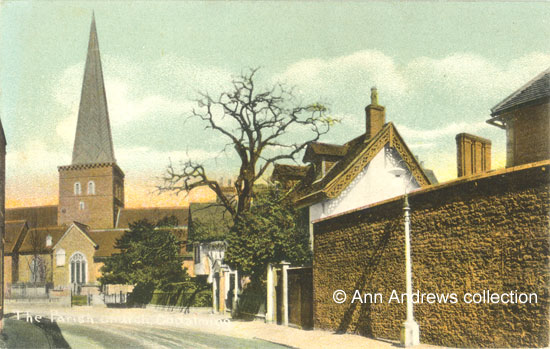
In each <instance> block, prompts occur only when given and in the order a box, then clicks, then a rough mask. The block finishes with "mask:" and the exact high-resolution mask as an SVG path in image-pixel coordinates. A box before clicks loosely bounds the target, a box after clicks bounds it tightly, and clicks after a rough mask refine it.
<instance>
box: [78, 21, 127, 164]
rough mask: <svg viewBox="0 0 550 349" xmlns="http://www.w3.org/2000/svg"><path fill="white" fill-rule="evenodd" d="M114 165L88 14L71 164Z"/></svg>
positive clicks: (104, 98) (95, 47)
mask: <svg viewBox="0 0 550 349" xmlns="http://www.w3.org/2000/svg"><path fill="white" fill-rule="evenodd" d="M105 162H116V160H115V154H114V150H113V139H112V137H111V125H110V123H109V111H108V109H107V98H106V96H105V85H104V83H103V71H102V69H101V58H100V56H99V44H98V40H97V32H96V27H95V15H93V14H92V25H91V28H90V41H89V43H88V56H87V57H86V67H85V68H84V80H83V82H82V94H81V96H80V108H79V110H78V123H77V126H76V135H75V139H74V148H73V161H72V164H73V165H78V164H92V163H105Z"/></svg>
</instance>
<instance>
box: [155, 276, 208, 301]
mask: <svg viewBox="0 0 550 349" xmlns="http://www.w3.org/2000/svg"><path fill="white" fill-rule="evenodd" d="M150 303H151V304H157V305H169V306H176V307H210V306H212V288H211V286H210V285H209V284H207V283H206V280H203V279H199V278H196V279H195V280H194V281H188V282H181V283H178V284H172V285H171V287H170V290H169V291H155V292H154V293H153V296H152V298H151V302H150Z"/></svg>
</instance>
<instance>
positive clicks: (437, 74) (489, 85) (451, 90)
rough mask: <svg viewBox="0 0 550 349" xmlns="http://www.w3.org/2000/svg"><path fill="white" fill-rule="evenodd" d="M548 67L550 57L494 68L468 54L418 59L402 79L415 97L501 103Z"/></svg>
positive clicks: (522, 59) (534, 57) (536, 55)
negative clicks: (430, 95) (433, 96)
mask: <svg viewBox="0 0 550 349" xmlns="http://www.w3.org/2000/svg"><path fill="white" fill-rule="evenodd" d="M549 65H550V55H549V54H543V53H539V52H533V53H530V54H527V55H525V56H523V57H520V58H518V59H515V60H512V61H510V62H508V63H507V64H498V63H494V62H492V61H490V60H488V59H487V58H485V57H482V56H480V55H476V54H470V53H455V54H452V55H449V56H447V57H444V58H441V59H436V58H429V57H420V58H417V59H414V60H413V61H411V62H410V63H408V64H407V65H406V67H405V69H404V78H405V79H406V81H407V82H408V83H409V86H410V87H411V91H413V92H414V94H415V95H422V94H426V93H432V94H435V95H436V96H437V97H438V98H439V97H440V96H441V95H444V96H447V98H446V99H445V100H447V101H454V102H455V103H456V104H464V103H476V102H477V103H479V102H480V101H481V102H482V101H483V100H484V99H487V100H492V101H493V102H494V100H495V99H502V98H504V97H505V96H506V95H508V94H509V93H511V92H513V91H515V90H516V89H517V88H519V87H520V86H522V85H523V84H525V83H526V82H527V81H529V80H530V79H531V78H533V77H534V76H535V75H537V74H538V73H540V72H541V71H543V70H544V69H545V68H546V67H548V66H549Z"/></svg>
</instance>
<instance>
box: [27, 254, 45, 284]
mask: <svg viewBox="0 0 550 349" xmlns="http://www.w3.org/2000/svg"><path fill="white" fill-rule="evenodd" d="M30 268H31V282H32V283H42V282H44V281H45V276H46V267H45V266H44V261H43V260H42V258H41V257H40V256H36V257H34V258H33V259H32V261H31V265H30Z"/></svg>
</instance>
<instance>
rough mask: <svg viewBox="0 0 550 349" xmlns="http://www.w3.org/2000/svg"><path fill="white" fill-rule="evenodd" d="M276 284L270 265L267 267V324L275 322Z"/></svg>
mask: <svg viewBox="0 0 550 349" xmlns="http://www.w3.org/2000/svg"><path fill="white" fill-rule="evenodd" d="M274 287H275V282H274V280H273V265H272V264H271V263H269V264H268V265H267V301H266V307H265V308H266V309H265V322H267V323H272V322H273V295H274V294H275V292H274Z"/></svg>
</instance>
